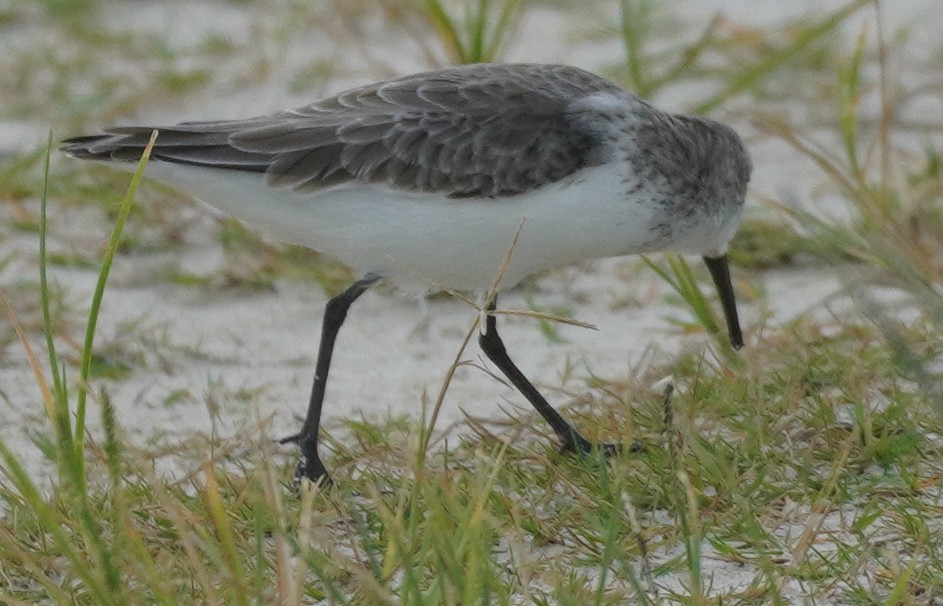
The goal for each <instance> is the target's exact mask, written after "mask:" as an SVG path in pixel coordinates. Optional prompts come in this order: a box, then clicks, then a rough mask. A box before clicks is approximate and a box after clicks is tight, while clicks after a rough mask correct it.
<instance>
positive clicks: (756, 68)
mask: <svg viewBox="0 0 943 606" xmlns="http://www.w3.org/2000/svg"><path fill="white" fill-rule="evenodd" d="M872 3H873V0H854V2H850V3H849V4H847V5H845V6H844V7H842V8H840V9H838V10H836V11H835V12H834V13H832V14H831V15H830V16H829V17H828V18H827V19H823V20H822V21H821V22H819V23H817V24H816V25H815V26H814V27H810V28H808V29H806V30H804V31H803V32H802V33H801V34H800V35H799V36H798V37H797V38H796V39H795V40H794V41H793V42H792V44H789V45H788V46H786V47H785V48H783V49H781V50H780V51H779V52H775V53H771V54H770V55H768V56H767V57H765V58H764V59H763V60H762V61H760V62H759V63H756V64H755V65H753V66H751V67H748V68H746V69H743V70H741V71H739V72H738V73H737V74H736V75H735V76H734V77H733V78H732V79H731V80H730V81H729V82H728V83H727V85H726V86H725V87H724V88H723V90H721V91H720V92H719V93H717V94H716V95H714V96H713V97H711V98H710V99H708V100H706V101H704V102H703V103H701V104H700V105H698V106H697V107H696V108H695V109H694V112H695V113H698V114H707V113H710V112H711V111H713V110H715V109H717V107H719V106H720V105H722V104H723V103H725V102H726V101H727V100H728V99H730V98H731V97H733V96H735V95H737V94H739V93H741V92H743V91H745V90H747V89H748V88H750V87H751V86H753V85H755V84H756V83H757V82H759V81H760V80H762V79H763V78H765V77H767V76H768V75H769V74H770V73H772V72H774V71H776V70H777V69H779V68H781V67H782V66H783V65H785V64H787V63H788V62H789V61H790V60H792V59H793V58H794V57H795V56H796V55H798V54H799V53H800V52H802V51H803V50H805V49H806V48H808V47H810V46H811V45H812V43H814V42H815V41H816V40H819V39H821V38H823V37H824V36H826V35H828V34H830V33H832V32H834V31H835V29H837V28H838V26H839V25H841V24H842V23H843V22H844V21H845V20H846V19H848V18H849V17H850V16H851V15H853V14H854V13H856V12H857V11H858V10H860V9H862V8H864V7H865V6H867V5H869V4H872Z"/></svg>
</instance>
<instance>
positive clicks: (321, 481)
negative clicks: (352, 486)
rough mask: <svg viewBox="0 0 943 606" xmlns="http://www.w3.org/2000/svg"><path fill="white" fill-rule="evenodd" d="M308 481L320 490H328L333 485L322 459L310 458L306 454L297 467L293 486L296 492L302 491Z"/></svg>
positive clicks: (299, 460) (302, 456)
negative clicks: (303, 485)
mask: <svg viewBox="0 0 943 606" xmlns="http://www.w3.org/2000/svg"><path fill="white" fill-rule="evenodd" d="M305 481H308V482H311V483H312V484H314V485H315V486H318V487H320V488H326V487H328V486H330V485H331V476H330V475H328V473H327V470H326V469H324V464H323V463H321V459H320V457H318V456H317V455H315V456H314V457H308V456H306V455H304V454H302V455H301V457H300V458H299V459H298V465H297V466H296V467H295V476H294V479H293V485H294V487H295V489H296V490H298V491H300V490H301V485H302V483H303V482H305Z"/></svg>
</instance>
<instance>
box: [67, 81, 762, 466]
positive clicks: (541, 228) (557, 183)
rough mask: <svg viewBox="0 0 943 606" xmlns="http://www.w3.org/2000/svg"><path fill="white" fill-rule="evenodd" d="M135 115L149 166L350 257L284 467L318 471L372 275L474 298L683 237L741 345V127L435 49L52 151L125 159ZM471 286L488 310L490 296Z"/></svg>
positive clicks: (292, 236)
mask: <svg viewBox="0 0 943 606" xmlns="http://www.w3.org/2000/svg"><path fill="white" fill-rule="evenodd" d="M155 129H156V130H157V131H158V132H159V134H158V137H157V141H156V144H155V146H154V148H153V153H152V155H151V158H150V162H149V164H148V166H147V169H146V170H147V175H148V176H149V177H151V178H153V179H155V180H157V181H161V182H164V183H166V184H168V185H170V186H172V187H175V188H177V189H179V190H181V191H182V192H185V193H188V194H190V195H192V196H193V197H195V198H197V199H199V200H201V201H203V202H205V203H208V204H210V205H211V206H213V207H215V208H217V209H219V210H221V211H223V212H225V213H228V214H230V215H232V216H233V217H236V218H238V219H240V220H242V221H244V222H245V223H248V224H249V225H252V226H254V227H256V228H257V229H259V230H262V231H264V232H267V233H269V234H271V235H274V236H276V237H278V238H280V239H282V240H285V241H288V242H292V243H295V244H301V245H304V246H307V247H310V248H313V249H315V250H318V251H319V252H322V253H327V254H329V255H332V256H334V257H336V258H337V259H339V260H340V261H342V262H343V263H345V264H347V265H349V266H351V267H352V268H354V269H356V270H357V271H360V272H361V273H360V275H361V276H362V277H361V278H360V279H359V280H357V281H356V282H355V283H354V284H353V285H351V286H350V287H349V288H347V290H345V291H344V292H342V293H341V294H339V295H337V296H336V297H334V298H333V299H331V300H330V301H329V302H328V303H327V306H326V309H325V312H324V318H323V324H322V329H321V343H320V348H319V351H318V358H317V363H316V368H315V375H314V385H313V387H312V390H311V396H310V399H309V404H308V410H307V415H306V417H305V420H304V423H303V425H302V428H301V431H300V432H299V433H298V434H297V435H294V436H291V437H290V438H286V439H285V440H284V441H285V442H297V443H298V444H299V446H300V450H301V457H300V461H299V463H298V466H297V469H296V476H297V477H298V478H308V479H310V480H312V481H319V480H321V479H326V478H327V472H326V470H325V468H324V465H323V463H322V461H321V458H320V456H319V454H318V435H319V426H320V421H321V411H322V405H323V403H324V395H325V390H326V388H327V379H328V371H329V369H330V364H331V354H332V352H333V350H334V342H335V339H336V337H337V334H338V331H339V330H340V327H341V325H342V324H343V322H344V319H345V317H346V315H347V310H348V309H349V307H350V306H351V304H352V303H353V302H354V301H355V300H356V299H357V298H358V297H360V295H362V294H363V293H364V291H366V290H367V289H368V288H370V287H371V286H372V285H374V284H375V283H377V282H378V281H380V280H388V281H390V282H392V283H393V284H395V285H397V286H399V287H401V288H403V289H406V290H410V291H419V292H423V291H428V290H433V289H441V288H444V289H454V290H456V291H468V292H473V293H478V294H479V296H482V297H484V296H485V293H490V292H491V286H492V282H493V280H494V278H495V275H496V273H497V272H498V268H499V267H500V266H501V265H502V261H507V264H506V265H505V268H504V273H503V279H502V281H501V287H502V288H507V287H511V286H513V285H514V284H516V283H517V282H519V281H520V280H521V279H522V278H524V277H525V276H528V275H530V274H532V273H534V272H538V271H541V270H544V269H547V268H551V267H555V266H559V265H563V264H567V263H572V262H575V261H580V260H583V259H595V258H604V257H615V256H622V255H630V254H638V253H648V252H656V251H674V252H678V253H682V254H684V253H686V254H696V255H700V256H702V257H703V259H704V261H705V262H706V264H707V267H708V269H709V271H710V274H711V277H712V279H713V281H714V283H715V285H716V288H717V292H718V295H719V298H720V301H721V304H722V307H723V311H724V315H725V318H726V321H727V328H728V333H729V337H730V341H731V343H732V345H733V346H734V347H735V348H739V347H741V346H742V345H743V338H742V334H741V329H740V324H739V320H738V318H737V307H736V300H735V297H734V291H733V288H732V285H731V280H730V273H729V266H728V262H727V256H726V251H727V247H728V244H729V242H730V239H731V238H732V237H733V234H734V232H735V231H736V228H737V224H738V223H739V218H740V215H741V211H742V208H743V204H744V197H745V195H746V188H747V182H748V181H749V178H750V171H751V164H750V159H749V156H748V154H747V152H746V150H745V148H744V146H743V143H742V142H741V140H740V138H739V137H738V136H737V134H736V133H735V132H734V131H733V130H732V129H731V128H729V127H728V126H725V125H723V124H720V123H718V122H715V121H713V120H709V119H706V118H702V117H698V116H688V115H682V114H672V113H668V112H665V111H662V110H659V109H657V108H655V107H653V106H652V105H651V104H649V103H647V102H646V101H643V100H641V99H639V98H637V97H635V96H634V95H632V94H630V93H628V92H626V91H624V90H622V89H621V88H619V87H618V86H616V85H615V84H613V83H611V82H609V81H607V80H605V79H603V78H600V77H598V76H596V75H594V74H592V73H590V72H587V71H584V70H582V69H577V68H574V67H567V66H561V65H536V64H534V65H531V64H518V65H515V64H475V65H468V66H463V67H450V68H446V69H440V70H436V71H429V72H424V73H420V74H415V75H412V76H406V77H401V78H394V79H391V80H385V81H382V82H378V83H375V84H370V85H367V86H362V87H359V88H354V89H351V90H348V91H345V92H342V93H340V94H338V95H336V96H334V97H330V98H327V99H324V100H321V101H316V102H314V103H312V104H310V105H306V106H304V107H300V108H297V109H293V110H288V111H283V112H279V113H275V114H271V115H266V116H260V117H255V118H248V119H243V120H219V121H209V122H183V123H180V124H176V125H172V126H156V127H155V126H118V127H113V128H109V129H106V130H105V131H104V132H102V133H100V134H94V135H88V136H81V137H74V138H71V139H66V140H65V141H63V142H62V150H64V151H65V152H66V153H68V154H69V155H71V156H74V157H76V158H82V159H88V160H98V161H103V162H106V163H109V164H112V165H117V166H121V167H124V168H125V169H133V168H134V166H135V163H136V162H138V160H139V159H140V157H141V155H142V152H143V150H144V147H145V145H146V144H147V142H148V139H149V138H150V136H151V134H152V132H153V131H154V130H155ZM515 236H516V241H515V243H514V246H513V248H512V249H511V250H510V256H509V257H508V258H507V259H505V257H506V256H507V255H508V251H509V245H510V243H511V242H512V240H514V238H515ZM483 305H484V309H485V310H486V311H487V312H494V311H495V310H496V307H497V296H496V295H493V294H492V296H490V297H486V300H483ZM478 341H479V344H480V346H481V349H482V351H484V353H485V354H486V355H487V357H488V358H489V359H490V360H491V361H492V363H494V364H495V365H496V366H497V367H498V368H499V369H500V370H501V372H502V373H504V375H505V376H506V377H507V378H508V379H509V380H510V381H511V383H512V384H513V385H514V386H515V387H516V388H517V389H518V390H519V391H520V392H521V393H522V394H523V395H524V397H526V398H527V400H528V401H529V402H530V403H531V404H532V405H533V406H534V408H536V410H537V411H538V412H539V413H540V415H541V416H542V417H543V418H544V419H546V421H547V422H548V423H549V424H550V426H551V427H552V428H553V430H554V432H555V433H556V434H557V436H558V437H559V439H560V441H561V443H562V448H563V449H564V450H566V451H573V452H577V453H584V454H585V453H589V452H591V451H592V450H593V448H594V445H593V444H592V443H590V442H589V441H588V440H587V439H585V438H584V437H583V436H582V435H580V433H579V432H578V431H577V430H576V429H575V428H574V427H573V426H572V425H570V423H568V422H567V421H566V420H565V419H564V418H563V417H562V416H561V415H560V414H559V413H558V412H557V411H556V410H555V409H554V408H553V407H552V406H551V405H550V404H549V403H548V402H547V400H546V399H545V398H544V397H543V396H542V395H541V394H540V392H539V391H538V390H537V389H536V388H535V387H534V385H533V384H532V383H531V382H530V381H529V380H528V379H527V377H526V376H525V375H524V374H523V373H522V372H521V371H520V369H519V368H518V367H517V365H516V364H515V363H514V362H513V361H512V360H511V358H510V357H509V355H508V353H507V351H506V349H505V346H504V343H503V341H502V339H501V337H500V336H499V335H498V330H497V325H496V321H495V316H494V314H493V313H489V314H488V315H487V316H486V320H485V322H484V326H482V327H481V329H480V334H479V339H478ZM605 450H607V451H609V450H614V449H613V448H612V447H609V446H606V447H605Z"/></svg>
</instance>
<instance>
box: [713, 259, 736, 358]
mask: <svg viewBox="0 0 943 606" xmlns="http://www.w3.org/2000/svg"><path fill="white" fill-rule="evenodd" d="M704 263H706V264H707V269H709V270H710V272H711V278H713V279H714V285H715V286H716V287H717V294H718V295H719V296H720V304H721V305H722V306H723V308H724V317H725V318H726V319H727V332H728V333H729V334H730V344H731V345H733V348H734V349H740V348H741V347H743V333H741V332H740V319H739V318H738V317H737V299H736V298H735V297H734V294H733V284H731V283H730V267H729V265H728V264H727V255H721V256H719V257H704Z"/></svg>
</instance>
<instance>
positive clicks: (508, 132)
mask: <svg viewBox="0 0 943 606" xmlns="http://www.w3.org/2000/svg"><path fill="white" fill-rule="evenodd" d="M596 93H609V94H613V95H626V93H624V92H623V91H622V90H621V89H619V88H618V87H616V86H615V85H613V84H611V83H609V82H607V81H606V80H603V79H601V78H599V77H597V76H595V75H593V74H591V73H589V72H585V71H583V70H579V69H576V68H571V67H564V66H554V65H500V64H479V65H472V66H464V67H456V68H449V69H444V70H439V71H434V72H426V73H422V74H416V75H414V76H407V77H404V78H398V79H394V80H388V81H384V82H380V83H377V84H373V85H370V86H365V87H361V88H356V89H353V90H350V91H347V92H344V93H341V94H339V95H337V96H335V97H332V98H329V99H326V100H323V101H320V102H316V103H314V104H311V105H308V106H305V107H302V108H299V109H295V110H291V111H286V112H281V113H277V114H273V115H271V116H264V117H260V118H252V119H249V120H240V121H220V122H192V123H183V124H179V125H176V126H172V127H169V128H161V129H159V130H160V135H159V136H158V140H157V145H156V147H155V149H154V152H153V154H152V158H156V159H160V160H164V161H168V162H179V163H186V164H195V165H200V166H208V167H217V168H224V169H232V170H242V171H252V172H260V173H265V175H266V179H267V181H268V183H269V184H271V185H272V186H275V187H284V188H289V189H292V190H296V191H300V192H303V191H312V190H319V189H323V188H327V187H331V186H334V185H338V184H341V183H347V182H364V183H385V184H388V185H390V186H392V187H395V188H402V189H412V190H420V191H427V192H441V193H446V194H448V195H450V196H453V197H468V196H503V195H515V194H520V193H523V192H526V191H529V190H531V189H534V188H536V187H539V186H540V185H543V184H546V183H551V182H554V181H558V180H560V179H562V178H564V177H566V176H567V175H570V174H572V173H574V172H576V171H577V170H579V169H581V168H584V167H587V166H591V165H594V164H598V163H600V162H603V161H604V160H605V157H604V155H605V154H604V152H603V149H604V147H605V146H604V144H603V138H604V137H603V136H602V133H601V131H602V128H601V126H600V125H601V123H603V122H607V121H608V116H598V115H595V114H598V113H599V112H600V111H601V110H598V109H592V107H591V104H590V105H587V104H579V103H577V102H578V101H579V100H581V99H583V98H585V97H588V96H590V95H593V94H596ZM151 130H152V129H151V128H148V127H124V128H114V129H111V130H109V131H107V133H106V134H104V135H92V136H89V137H77V138H74V139H69V140H67V141H64V142H63V149H64V150H65V151H66V152H68V153H70V154H72V155H74V156H77V157H83V158H95V159H105V160H109V159H110V160H124V161H128V160H136V159H137V158H139V157H140V154H141V150H142V149H143V147H144V144H145V143H146V142H147V139H148V138H149V136H150V132H151Z"/></svg>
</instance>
